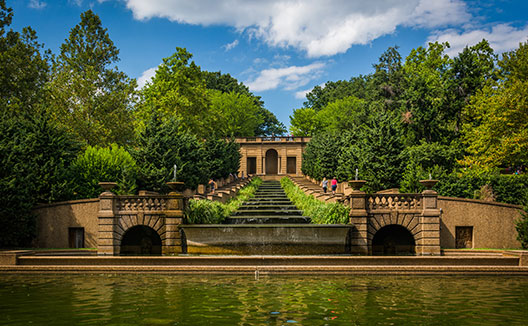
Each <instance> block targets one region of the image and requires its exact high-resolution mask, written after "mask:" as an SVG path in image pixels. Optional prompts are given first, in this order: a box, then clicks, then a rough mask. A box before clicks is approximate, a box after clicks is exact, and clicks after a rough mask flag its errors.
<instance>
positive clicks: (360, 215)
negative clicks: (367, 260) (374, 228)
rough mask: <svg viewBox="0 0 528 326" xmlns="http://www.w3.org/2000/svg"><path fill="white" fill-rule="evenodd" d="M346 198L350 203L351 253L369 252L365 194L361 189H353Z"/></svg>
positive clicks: (364, 253)
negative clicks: (351, 225)
mask: <svg viewBox="0 0 528 326" xmlns="http://www.w3.org/2000/svg"><path fill="white" fill-rule="evenodd" d="M347 199H348V201H349V205H350V214H349V216H350V224H353V225H354V228H353V229H352V231H351V234H350V244H351V246H350V247H351V253H353V254H363V255H366V254H369V253H370V251H371V250H369V249H370V248H369V246H368V232H367V230H368V212H367V209H366V202H367V201H366V199H367V194H366V193H364V192H363V191H359V190H354V191H353V192H352V193H351V194H350V195H349V196H348V197H347Z"/></svg>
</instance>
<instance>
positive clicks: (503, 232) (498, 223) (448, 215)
mask: <svg viewBox="0 0 528 326" xmlns="http://www.w3.org/2000/svg"><path fill="white" fill-rule="evenodd" d="M438 207H440V208H441V210H442V215H441V225H440V245H441V247H442V248H456V232H457V231H456V229H457V227H459V228H460V227H472V229H473V231H472V233H473V234H472V239H471V242H472V243H471V245H470V246H468V247H469V248H499V249H504V248H519V247H520V243H519V242H518V241H517V231H516V230H515V221H516V220H517V219H518V218H519V217H520V216H521V211H520V209H521V207H520V206H516V205H509V204H503V203H497V202H488V201H483V200H473V199H463V198H453V197H439V198H438Z"/></svg>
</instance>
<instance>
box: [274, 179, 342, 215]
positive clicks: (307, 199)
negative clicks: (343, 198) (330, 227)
mask: <svg viewBox="0 0 528 326" xmlns="http://www.w3.org/2000/svg"><path fill="white" fill-rule="evenodd" d="M281 185H282V187H283V188H284V192H286V195H288V198H290V200H291V201H292V202H293V204H294V205H295V206H297V207H298V208H299V209H301V210H302V211H303V214H304V215H306V216H309V217H310V218H311V220H312V223H315V224H347V223H348V221H349V217H348V213H349V209H348V208H347V207H346V206H345V205H343V204H341V203H323V202H321V201H319V200H317V199H315V198H314V197H313V196H311V195H307V194H305V193H304V191H302V190H301V189H299V187H297V186H296V185H294V184H293V182H292V181H291V180H290V178H288V177H284V178H282V179H281Z"/></svg>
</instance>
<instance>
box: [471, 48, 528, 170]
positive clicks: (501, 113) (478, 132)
mask: <svg viewBox="0 0 528 326" xmlns="http://www.w3.org/2000/svg"><path fill="white" fill-rule="evenodd" d="M499 67H500V69H499V75H500V77H501V78H500V79H499V80H498V81H496V82H492V83H489V84H488V85H486V86H485V87H484V88H482V90H480V91H479V92H477V94H476V95H475V96H474V97H473V98H472V99H471V103H470V105H468V106H467V107H466V108H465V111H464V114H465V116H466V117H467V121H466V124H465V125H464V141H465V143H466V144H467V146H468V147H467V151H468V152H469V154H470V155H468V156H467V157H466V160H465V162H466V163H467V164H475V165H483V166H488V167H494V166H520V165H526V164H528V94H527V93H526V89H527V88H528V42H525V43H521V44H520V45H519V48H518V49H516V50H514V51H511V52H507V53H505V54H504V55H503V58H502V60H501V61H499Z"/></svg>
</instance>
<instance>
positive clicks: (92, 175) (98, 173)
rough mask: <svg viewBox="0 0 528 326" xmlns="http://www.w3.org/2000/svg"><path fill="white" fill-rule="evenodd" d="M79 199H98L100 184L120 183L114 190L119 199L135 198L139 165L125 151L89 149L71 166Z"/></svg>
mask: <svg viewBox="0 0 528 326" xmlns="http://www.w3.org/2000/svg"><path fill="white" fill-rule="evenodd" d="M72 170H73V178H74V183H75V185H76V197H77V198H95V197H98V196H99V195H100V194H101V192H102V189H101V187H100V186H99V182H102V181H113V182H117V187H116V188H115V189H114V190H112V191H113V192H115V193H116V194H118V195H133V194H134V193H135V191H136V188H137V185H136V179H137V168H136V162H135V161H134V159H133V158H132V156H131V155H130V153H128V152H127V151H126V150H125V149H124V148H123V147H120V146H118V145H117V144H111V145H110V147H100V146H94V147H92V146H88V148H86V150H85V151H84V152H83V153H81V154H79V155H78V156H77V158H76V159H75V160H74V162H73V164H72Z"/></svg>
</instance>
